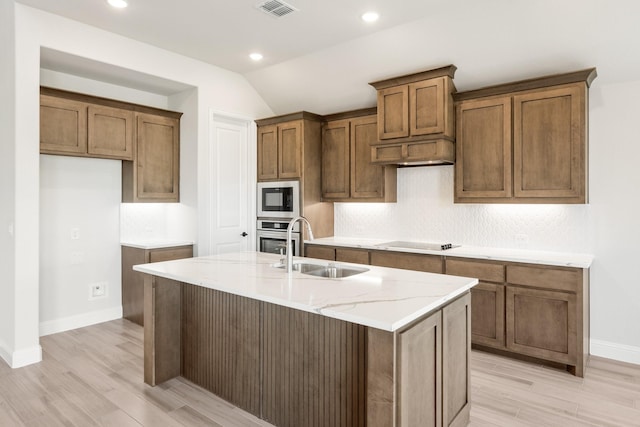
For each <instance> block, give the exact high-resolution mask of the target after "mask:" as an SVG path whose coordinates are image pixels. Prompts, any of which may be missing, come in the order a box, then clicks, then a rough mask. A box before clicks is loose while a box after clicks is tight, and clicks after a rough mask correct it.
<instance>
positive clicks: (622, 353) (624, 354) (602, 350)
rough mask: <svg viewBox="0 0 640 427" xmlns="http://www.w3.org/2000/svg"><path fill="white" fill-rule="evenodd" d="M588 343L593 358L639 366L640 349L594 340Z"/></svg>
mask: <svg viewBox="0 0 640 427" xmlns="http://www.w3.org/2000/svg"><path fill="white" fill-rule="evenodd" d="M590 343H591V351H590V353H591V354H593V355H594V356H600V357H606V358H607V359H614V360H618V361H620V362H627V363H635V364H637V365H640V347H634V346H630V345H625V344H617V343H613V342H609V341H601V340H594V339H592V340H591V342H590Z"/></svg>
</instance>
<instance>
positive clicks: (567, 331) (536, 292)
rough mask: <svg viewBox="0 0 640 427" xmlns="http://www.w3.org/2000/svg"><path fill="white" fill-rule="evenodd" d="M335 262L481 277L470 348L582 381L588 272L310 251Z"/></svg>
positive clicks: (317, 247)
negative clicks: (536, 363) (540, 364)
mask: <svg viewBox="0 0 640 427" xmlns="http://www.w3.org/2000/svg"><path fill="white" fill-rule="evenodd" d="M305 251H306V256H308V257H312V258H321V259H328V260H331V261H343V262H353V263H358V264H369V265H375V266H380V267H391V268H401V269H407V270H416V271H425V272H431V273H444V274H451V275H455V276H465V277H476V278H478V280H479V283H478V285H476V286H475V287H474V288H473V289H471V307H472V310H471V318H470V319H471V328H470V331H471V332H470V333H471V335H470V336H471V341H472V343H473V345H474V346H475V347H476V348H480V349H483V350H487V351H496V352H499V353H501V354H507V355H513V356H514V357H524V358H535V359H536V360H540V361H547V362H551V363H552V364H561V365H564V366H565V367H566V369H567V370H568V371H569V372H571V373H572V374H574V375H576V376H580V377H582V376H584V369H585V365H586V363H587V358H588V356H589V269H583V268H571V267H558V266H549V265H539V264H524V263H513V262H500V261H489V260H479V259H473V258H455V257H448V256H438V255H427V254H415V253H406V252H405V253H403V252H395V251H378V250H367V249H362V248H349V247H342V246H340V247H335V246H321V245H313V244H311V245H306V249H305Z"/></svg>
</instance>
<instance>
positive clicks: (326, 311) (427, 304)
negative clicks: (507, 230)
mask: <svg viewBox="0 0 640 427" xmlns="http://www.w3.org/2000/svg"><path fill="white" fill-rule="evenodd" d="M279 259H280V257H279V256H278V255H273V254H266V253H260V252H242V253H233V254H225V255H215V256H209V257H199V258H188V259H181V260H176V261H166V262H160V263H152V264H142V265H136V266H134V270H136V271H140V272H142V273H147V274H151V275H154V276H159V277H164V278H167V279H172V280H176V281H179V282H184V283H189V284H192V285H197V286H202V287H206V288H210V289H216V290H219V291H223V292H227V293H230V294H234V295H239V296H243V297H248V298H252V299H256V300H259V301H265V302H269V303H273V304H277V305H280V306H284V307H290V308H294V309H297V310H303V311H308V312H313V313H318V314H321V315H324V316H327V317H332V318H335V319H340V320H345V321H348V322H352V323H357V324H360V325H364V326H369V327H373V328H377V329H382V330H385V331H391V332H393V331H396V330H398V329H399V328H402V327H403V326H406V325H407V324H409V323H411V322H412V321H413V320H416V319H418V318H420V317H421V316H423V315H424V314H426V313H429V312H431V311H434V310H436V309H439V308H440V307H442V306H443V305H445V304H446V303H448V302H449V301H450V300H452V299H454V298H456V297H457V296H460V295H462V294H464V293H465V292H467V291H468V290H469V289H471V288H472V287H473V286H474V285H475V284H477V283H478V280H477V279H473V278H465V277H457V276H445V275H441V274H432V273H422V272H417V271H410V270H399V269H393V268H384V267H374V266H367V268H369V271H367V272H364V273H361V274H357V275H355V276H351V277H348V278H342V279H327V278H318V277H314V276H310V275H307V274H303V273H299V272H293V273H291V274H288V273H287V272H286V271H284V270H283V269H281V268H275V267H273V266H272V264H274V263H276V262H278V261H279ZM303 259H304V260H305V262H317V263H321V264H325V265H326V263H327V261H323V260H312V259H310V258H298V257H294V261H295V260H303ZM341 264H342V263H341Z"/></svg>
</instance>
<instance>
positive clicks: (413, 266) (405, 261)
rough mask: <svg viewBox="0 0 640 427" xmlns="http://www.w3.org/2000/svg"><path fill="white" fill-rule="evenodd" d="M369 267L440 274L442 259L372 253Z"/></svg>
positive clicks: (425, 256)
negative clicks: (375, 266)
mask: <svg viewBox="0 0 640 427" xmlns="http://www.w3.org/2000/svg"><path fill="white" fill-rule="evenodd" d="M371 265H377V266H380V267H391V268H401V269H404V270H416V271H426V272H428V273H440V274H442V258H441V257H439V256H437V255H420V254H402V253H397V252H395V253H394V252H383V251H372V252H371Z"/></svg>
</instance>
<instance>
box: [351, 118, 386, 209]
mask: <svg viewBox="0 0 640 427" xmlns="http://www.w3.org/2000/svg"><path fill="white" fill-rule="evenodd" d="M377 130H378V121H377V120H376V116H368V117H362V118H357V119H353V120H351V197H352V198H354V199H382V198H384V192H385V169H384V167H383V166H380V165H376V164H373V163H371V143H372V142H375V141H376V140H377Z"/></svg>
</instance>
